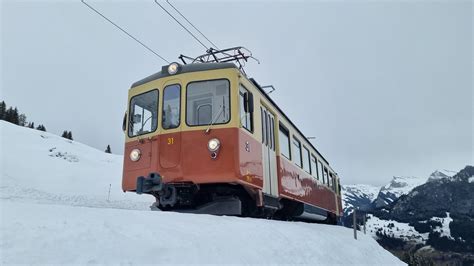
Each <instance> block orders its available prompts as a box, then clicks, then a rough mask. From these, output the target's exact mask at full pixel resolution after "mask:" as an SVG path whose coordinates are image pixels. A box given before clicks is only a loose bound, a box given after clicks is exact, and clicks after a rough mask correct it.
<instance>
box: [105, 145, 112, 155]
mask: <svg viewBox="0 0 474 266" xmlns="http://www.w3.org/2000/svg"><path fill="white" fill-rule="evenodd" d="M105 153H112V150H111V149H110V145H107V149H105Z"/></svg>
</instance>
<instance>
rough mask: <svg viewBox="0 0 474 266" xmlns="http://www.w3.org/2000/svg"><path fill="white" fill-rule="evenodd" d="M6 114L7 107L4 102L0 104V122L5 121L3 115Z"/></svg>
mask: <svg viewBox="0 0 474 266" xmlns="http://www.w3.org/2000/svg"><path fill="white" fill-rule="evenodd" d="M6 112H7V105H6V104H5V101H2V102H1V103H0V120H5V113H6Z"/></svg>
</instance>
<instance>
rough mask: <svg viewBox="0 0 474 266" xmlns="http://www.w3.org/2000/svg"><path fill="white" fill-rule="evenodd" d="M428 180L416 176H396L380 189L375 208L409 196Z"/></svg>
mask: <svg viewBox="0 0 474 266" xmlns="http://www.w3.org/2000/svg"><path fill="white" fill-rule="evenodd" d="M426 181H427V178H426V177H425V178H423V177H416V176H394V177H393V178H392V180H391V181H390V183H388V184H387V185H385V186H383V187H382V188H381V189H380V192H379V194H378V195H377V198H376V199H375V202H374V204H375V207H376V208H381V207H384V206H387V205H388V204H390V203H392V202H394V201H395V200H397V199H398V198H399V197H400V196H402V195H406V194H408V193H409V192H410V191H411V190H412V189H413V188H415V187H417V186H419V185H422V184H424V183H426Z"/></svg>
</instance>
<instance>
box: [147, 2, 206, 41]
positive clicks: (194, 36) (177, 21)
mask: <svg viewBox="0 0 474 266" xmlns="http://www.w3.org/2000/svg"><path fill="white" fill-rule="evenodd" d="M155 3H156V4H157V5H158V6H160V7H161V9H163V10H164V11H165V12H166V13H167V14H168V15H169V16H170V17H172V18H173V19H174V21H176V23H178V24H179V25H180V26H181V27H182V28H183V29H184V30H186V31H187V32H188V33H189V34H190V35H191V36H193V38H194V39H195V40H196V41H198V42H199V43H200V44H201V45H202V46H203V47H204V48H205V49H206V50H207V49H208V47H207V46H206V45H205V44H204V43H202V42H201V41H200V40H199V39H198V38H197V37H196V35H194V34H193V33H192V32H191V31H189V30H188V28H186V27H185V26H184V25H183V24H182V23H181V22H179V20H177V19H176V18H175V17H174V16H173V15H172V14H171V13H170V12H168V10H166V9H165V8H164V7H163V6H162V5H161V4H160V3H158V1H157V0H155Z"/></svg>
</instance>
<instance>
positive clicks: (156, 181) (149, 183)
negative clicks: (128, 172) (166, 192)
mask: <svg viewBox="0 0 474 266" xmlns="http://www.w3.org/2000/svg"><path fill="white" fill-rule="evenodd" d="M161 190H163V179H162V178H161V176H160V174H158V173H150V174H149V175H148V176H147V177H144V176H139V177H137V187H136V192H137V194H143V193H150V192H158V191H161Z"/></svg>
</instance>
